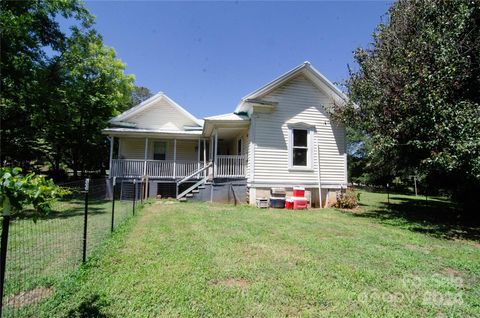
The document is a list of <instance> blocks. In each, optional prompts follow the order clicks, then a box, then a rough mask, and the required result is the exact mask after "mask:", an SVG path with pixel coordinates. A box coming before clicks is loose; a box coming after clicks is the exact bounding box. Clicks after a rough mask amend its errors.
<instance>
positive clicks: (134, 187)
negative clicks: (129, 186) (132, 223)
mask: <svg viewBox="0 0 480 318" xmlns="http://www.w3.org/2000/svg"><path fill="white" fill-rule="evenodd" d="M136 196H137V183H136V180H135V179H133V215H135V199H136Z"/></svg>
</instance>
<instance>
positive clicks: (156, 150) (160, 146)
mask: <svg viewBox="0 0 480 318" xmlns="http://www.w3.org/2000/svg"><path fill="white" fill-rule="evenodd" d="M166 157H167V143H166V142H165V141H156V142H154V143H153V160H165V159H166Z"/></svg>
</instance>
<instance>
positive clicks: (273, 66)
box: [86, 1, 390, 118]
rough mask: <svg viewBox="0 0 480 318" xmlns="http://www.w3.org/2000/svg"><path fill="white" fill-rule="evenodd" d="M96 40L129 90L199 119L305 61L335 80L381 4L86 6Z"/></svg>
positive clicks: (366, 37) (366, 36)
mask: <svg viewBox="0 0 480 318" xmlns="http://www.w3.org/2000/svg"><path fill="white" fill-rule="evenodd" d="M86 5H87V7H88V8H89V9H90V11H91V12H92V13H93V14H94V15H95V16H96V29H97V30H98V31H99V32H100V33H101V34H102V35H103V38H104V42H105V44H106V45H108V46H112V47H113V48H115V50H116V51H117V55H118V57H119V58H120V59H122V61H123V62H124V63H126V64H127V69H126V71H127V73H131V74H134V75H135V76H136V83H137V85H141V86H146V87H148V88H149V89H150V90H151V91H152V92H153V93H156V92H158V91H163V92H165V93H166V94H167V95H168V96H170V97H171V98H172V99H173V100H175V101H176V102H178V103H179V104H180V105H182V106H183V107H184V108H186V109H187V110H188V111H190V112H191V113H192V114H193V115H195V116H197V117H199V118H202V117H205V116H209V115H217V114H223V113H228V112H232V111H233V110H234V109H235V106H236V105H237V103H238V102H239V101H240V99H241V98H242V97H243V96H244V95H246V94H248V93H250V92H251V91H253V90H255V89H257V88H259V87H261V86H262V85H264V84H266V83H267V82H269V81H271V80H273V79H274V78H276V77H277V76H279V75H281V74H283V73H285V72H286V71H288V70H290V69H291V68H293V67H295V66H297V65H299V64H301V63H303V62H304V61H307V60H308V61H310V62H311V63H312V64H313V65H314V66H315V67H316V68H317V69H318V70H319V71H320V72H322V74H324V75H325V76H326V77H327V78H328V79H330V80H331V81H332V82H342V81H343V80H344V79H345V78H346V77H347V75H348V72H347V64H350V65H352V62H353V59H352V51H353V50H354V49H355V48H357V47H359V46H363V47H365V46H367V45H368V43H369V42H370V41H371V35H372V33H373V31H374V29H375V26H376V25H377V24H378V23H379V22H380V21H381V18H382V16H384V15H385V13H386V11H387V10H388V7H389V5H390V4H389V3H388V2H380V1H372V2H363V1H355V2H343V1H342V2H241V1H240V2H238V1H237V2H228V3H227V2H158V1H120V2H114V1H87V3H86Z"/></svg>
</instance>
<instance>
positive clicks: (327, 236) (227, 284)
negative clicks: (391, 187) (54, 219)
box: [39, 192, 480, 317]
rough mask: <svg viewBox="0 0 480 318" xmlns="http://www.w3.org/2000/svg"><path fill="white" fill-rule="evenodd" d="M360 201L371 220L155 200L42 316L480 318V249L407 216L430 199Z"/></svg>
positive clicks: (329, 212)
mask: <svg viewBox="0 0 480 318" xmlns="http://www.w3.org/2000/svg"><path fill="white" fill-rule="evenodd" d="M361 199H362V204H363V207H362V209H363V211H362V212H355V213H353V212H341V211H338V210H335V209H323V210H308V211H286V210H270V209H269V210H260V209H256V208H253V207H250V206H238V207H233V206H228V205H216V204H209V203H185V204H183V203H173V204H164V203H162V202H157V203H155V204H152V205H149V206H147V207H146V208H145V209H144V210H143V212H141V215H140V216H139V217H138V218H135V219H134V220H133V221H132V222H130V223H129V224H128V225H127V226H125V227H124V228H123V230H122V231H121V232H120V233H117V234H116V235H115V236H114V238H113V239H112V240H110V241H109V242H108V244H107V245H106V246H104V248H103V249H102V250H101V252H100V253H99V254H98V255H97V256H98V257H96V258H95V259H93V260H92V261H91V262H90V263H89V264H88V266H87V267H85V268H84V269H83V270H82V271H81V272H80V273H79V274H78V276H77V277H76V278H75V280H74V281H72V282H69V283H68V284H66V285H65V286H64V289H61V290H59V291H58V292H57V293H56V294H55V295H54V296H53V297H52V299H50V300H49V301H48V302H47V303H46V304H45V306H44V307H43V315H44V316H58V317H63V316H70V317H84V316H88V315H90V316H91V317H93V316H95V317H172V316H180V317H284V316H299V317H321V316H328V317H353V316H355V317H372V316H376V317H413V316H419V317H478V316H480V246H479V244H478V242H477V241H475V240H466V239H458V236H455V237H454V236H451V235H449V234H448V231H446V229H445V228H442V227H436V226H435V224H434V223H431V222H430V221H426V220H424V221H421V220H412V219H410V215H409V214H408V213H402V211H404V210H405V209H406V207H405V205H408V204H410V205H411V206H412V207H414V208H415V207H417V208H419V207H420V206H421V204H424V201H423V199H422V201H418V202H417V200H416V199H415V198H414V197H411V196H395V198H394V199H392V204H391V206H390V209H389V210H388V211H387V210H385V204H384V201H386V195H385V194H375V193H368V192H363V193H362V198H361ZM444 203H445V202H444V201H442V200H441V199H435V200H433V201H431V202H430V203H429V204H430V207H429V208H428V209H429V211H431V212H432V213H436V211H437V208H438V211H440V210H441V211H443V209H444V207H445V205H444ZM439 207H442V208H439ZM426 209H427V208H426ZM446 210H448V209H446ZM442 213H443V212H442ZM445 213H447V212H445ZM447 214H448V213H447ZM422 226H423V227H425V228H427V229H431V231H420V230H419V229H420V228H421V227H422ZM452 226H453V227H456V225H452ZM470 230H471V229H470ZM462 231H463V232H461V233H463V234H465V233H471V232H469V230H468V229H462ZM467 236H468V235H467ZM460 237H463V238H464V237H466V236H465V235H463V236H462V235H460ZM39 315H40V313H39Z"/></svg>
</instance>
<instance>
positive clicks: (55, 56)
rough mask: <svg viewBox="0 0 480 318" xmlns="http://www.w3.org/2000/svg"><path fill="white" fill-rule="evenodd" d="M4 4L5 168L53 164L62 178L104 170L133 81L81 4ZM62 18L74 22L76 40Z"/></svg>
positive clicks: (0, 19)
mask: <svg viewBox="0 0 480 318" xmlns="http://www.w3.org/2000/svg"><path fill="white" fill-rule="evenodd" d="M0 5H1V9H2V11H1V12H0V23H1V28H2V61H1V67H2V81H1V86H2V87H1V88H2V96H1V107H2V112H1V118H0V120H1V123H2V136H1V137H2V138H1V142H2V153H1V159H2V163H3V162H4V161H6V162H8V163H10V164H15V163H18V164H20V165H22V166H28V165H29V164H30V163H31V162H33V161H34V160H36V159H46V160H47V161H48V162H50V163H51V166H52V168H53V170H57V171H58V170H59V169H60V165H61V164H66V165H67V166H68V167H70V168H72V169H73V170H74V171H75V172H76V171H77V170H81V171H82V172H84V171H85V170H87V169H88V170H98V169H102V167H103V163H104V161H105V160H104V159H105V157H106V155H105V153H106V144H105V138H103V137H102V136H101V133H100V132H101V129H102V128H104V127H105V126H106V124H107V120H108V118H110V117H112V116H114V115H116V114H118V113H119V111H121V110H123V109H125V107H128V105H129V104H130V96H131V91H132V89H133V77H132V76H128V75H125V73H124V70H125V65H124V64H123V63H122V62H121V61H120V60H119V59H118V58H117V57H116V54H115V51H114V50H113V49H112V48H108V47H106V46H105V45H104V44H103V41H102V38H101V37H100V36H99V35H98V34H97V33H96V32H95V30H94V29H93V28H92V24H93V17H92V16H91V15H90V13H89V12H88V11H87V10H86V8H85V7H84V6H83V4H82V3H81V2H79V1H76V0H65V1H56V0H42V1H2V2H0ZM59 15H61V16H63V17H64V18H67V19H70V20H71V21H72V27H71V28H70V31H69V32H68V34H66V32H65V30H62V29H61V27H60V25H59V24H58V22H57V20H58V19H57V17H58V16H59ZM93 153H94V154H95V156H93V155H92V154H93ZM102 155H104V156H102Z"/></svg>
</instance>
